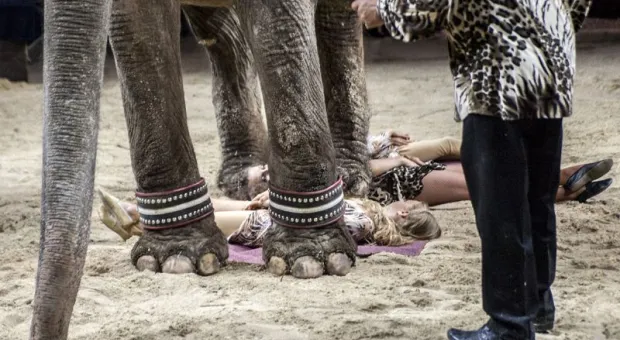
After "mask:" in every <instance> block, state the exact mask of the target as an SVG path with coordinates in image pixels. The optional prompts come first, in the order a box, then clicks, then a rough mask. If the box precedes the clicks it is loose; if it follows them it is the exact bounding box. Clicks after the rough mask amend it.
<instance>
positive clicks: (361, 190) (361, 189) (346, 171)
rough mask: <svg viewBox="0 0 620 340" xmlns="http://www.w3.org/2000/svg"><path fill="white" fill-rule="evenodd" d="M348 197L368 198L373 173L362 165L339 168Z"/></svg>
mask: <svg viewBox="0 0 620 340" xmlns="http://www.w3.org/2000/svg"><path fill="white" fill-rule="evenodd" d="M337 172H338V175H339V176H340V177H341V178H342V183H343V186H344V191H345V193H346V194H347V196H356V197H366V195H368V190H369V187H370V181H371V173H370V168H369V167H368V166H363V165H361V164H349V165H341V166H339V167H338V168H337Z"/></svg>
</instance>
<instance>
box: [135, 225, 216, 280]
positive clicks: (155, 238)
mask: <svg viewBox="0 0 620 340" xmlns="http://www.w3.org/2000/svg"><path fill="white" fill-rule="evenodd" d="M227 259H228V244H227V242H226V238H225V237H224V234H223V233H222V231H221V230H220V229H219V228H218V227H217V225H216V224H215V219H214V218H213V216H210V217H208V218H206V219H204V220H201V221H199V222H196V223H194V224H190V225H188V226H184V227H180V228H173V229H164V230H145V231H144V234H143V236H142V237H141V238H140V239H139V240H138V242H136V244H135V245H134V247H133V249H132V251H131V261H132V263H133V264H134V266H136V268H137V269H138V270H140V271H143V270H150V271H153V272H163V273H169V274H185V273H197V274H199V275H212V274H215V273H217V272H218V271H219V270H220V268H221V267H222V266H224V265H225V264H226V260H227Z"/></svg>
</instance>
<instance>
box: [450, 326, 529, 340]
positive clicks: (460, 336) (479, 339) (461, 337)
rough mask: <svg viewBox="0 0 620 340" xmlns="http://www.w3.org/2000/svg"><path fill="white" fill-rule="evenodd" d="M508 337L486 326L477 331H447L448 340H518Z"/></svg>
mask: <svg viewBox="0 0 620 340" xmlns="http://www.w3.org/2000/svg"><path fill="white" fill-rule="evenodd" d="M508 335H509V334H508V333H506V332H504V333H503V334H499V333H497V332H495V331H494V330H492V329H491V328H490V327H489V326H488V325H484V326H482V328H480V329H479V330H477V331H463V330H460V329H454V328H451V329H450V330H448V339H449V340H517V339H519V340H520V338H519V337H513V336H508Z"/></svg>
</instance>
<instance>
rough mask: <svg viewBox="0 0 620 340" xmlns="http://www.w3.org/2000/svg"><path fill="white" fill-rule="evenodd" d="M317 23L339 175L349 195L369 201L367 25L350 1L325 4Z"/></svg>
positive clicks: (325, 0) (328, 0)
mask: <svg viewBox="0 0 620 340" xmlns="http://www.w3.org/2000/svg"><path fill="white" fill-rule="evenodd" d="M315 21H316V35H317V44H318V50H319V57H320V60H321V75H322V78H323V86H324V89H325V90H324V91H325V106H326V108H327V117H328V119H329V128H330V131H331V134H332V139H333V142H334V149H335V150H336V164H337V166H338V172H339V174H340V175H341V176H342V178H343V180H344V183H345V184H346V190H347V191H348V193H350V194H351V195H355V196H366V195H367V194H368V184H369V183H370V178H371V174H370V168H369V166H368V160H369V156H368V147H367V146H366V145H367V144H366V141H367V138H368V127H369V124H370V114H369V111H368V99H367V98H368V97H367V94H366V75H365V72H364V46H363V42H362V24H361V23H360V22H359V20H358V19H357V15H356V13H355V12H354V11H353V10H351V1H348V0H319V2H318V6H317V12H316V20H315Z"/></svg>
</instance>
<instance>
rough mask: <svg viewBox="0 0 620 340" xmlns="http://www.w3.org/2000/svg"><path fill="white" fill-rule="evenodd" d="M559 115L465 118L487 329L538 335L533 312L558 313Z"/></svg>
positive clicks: (466, 165) (464, 152)
mask: <svg viewBox="0 0 620 340" xmlns="http://www.w3.org/2000/svg"><path fill="white" fill-rule="evenodd" d="M562 135H563V134H562V120H561V119H530V120H517V121H504V120H502V119H500V118H496V117H489V116H482V115H476V114H472V115H469V116H467V118H465V120H464V122H463V142H462V146H461V161H462V164H463V170H464V172H465V179H466V181H467V187H468V189H469V193H470V196H471V202H472V205H473V208H474V213H475V216H476V225H477V227H478V232H479V234H480V238H481V241H482V299H483V308H484V310H485V312H486V313H487V314H488V315H489V316H490V317H491V320H490V321H489V326H490V327H491V328H493V329H495V330H497V331H498V332H500V333H503V334H506V336H507V338H515V339H530V338H533V337H534V331H533V326H532V320H533V318H534V316H535V315H536V314H547V315H548V314H549V313H554V310H555V307H554V305H553V297H552V295H551V290H550V287H551V284H552V283H553V280H554V278H555V265H556V219H555V195H556V193H557V190H558V186H559V180H560V165H561V164H560V161H561V152H562Z"/></svg>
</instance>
